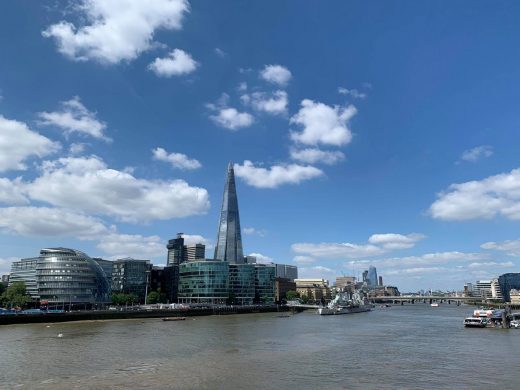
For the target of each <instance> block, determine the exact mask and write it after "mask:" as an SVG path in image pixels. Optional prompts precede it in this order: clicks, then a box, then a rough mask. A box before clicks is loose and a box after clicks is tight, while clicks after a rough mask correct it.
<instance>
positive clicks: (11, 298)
mask: <svg viewBox="0 0 520 390" xmlns="http://www.w3.org/2000/svg"><path fill="white" fill-rule="evenodd" d="M30 302H31V296H30V295H28V294H27V290H26V288H25V283H24V282H14V283H13V284H11V286H9V287H8V288H7V290H5V291H4V292H3V293H2V295H1V296H0V303H1V304H2V306H10V307H20V308H24V307H26V306H27V305H28V304H29V303H30Z"/></svg>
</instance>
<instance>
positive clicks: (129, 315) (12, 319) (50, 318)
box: [0, 305, 290, 325]
mask: <svg viewBox="0 0 520 390" xmlns="http://www.w3.org/2000/svg"><path fill="white" fill-rule="evenodd" d="M289 310H290V309H289V308H288V307H286V306H277V305H272V306H221V307H210V308H190V309H154V310H123V311H119V310H91V311H77V312H68V313H42V314H10V315H0V325H14V324H35V323H53V322H69V321H102V320H121V319H133V318H163V317H195V316H210V315H226V314H249V313H268V312H285V311H289Z"/></svg>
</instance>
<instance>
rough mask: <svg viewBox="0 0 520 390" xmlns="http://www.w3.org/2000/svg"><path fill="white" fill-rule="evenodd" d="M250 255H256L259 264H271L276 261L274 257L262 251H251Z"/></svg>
mask: <svg viewBox="0 0 520 390" xmlns="http://www.w3.org/2000/svg"><path fill="white" fill-rule="evenodd" d="M248 256H253V257H256V262H257V263H259V264H270V263H273V262H274V260H273V258H272V257H269V256H265V255H263V254H261V253H250V254H249V255H248Z"/></svg>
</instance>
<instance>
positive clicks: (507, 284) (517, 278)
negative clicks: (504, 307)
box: [498, 273, 520, 302]
mask: <svg viewBox="0 0 520 390" xmlns="http://www.w3.org/2000/svg"><path fill="white" fill-rule="evenodd" d="M498 284H499V285H500V290H501V291H502V296H503V297H504V301H505V302H511V295H510V291H511V289H515V290H520V273H509V274H503V275H500V276H499V277H498Z"/></svg>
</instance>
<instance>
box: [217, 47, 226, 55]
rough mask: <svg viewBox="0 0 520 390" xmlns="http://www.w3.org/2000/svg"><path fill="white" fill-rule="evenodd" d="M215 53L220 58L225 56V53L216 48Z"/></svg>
mask: <svg viewBox="0 0 520 390" xmlns="http://www.w3.org/2000/svg"><path fill="white" fill-rule="evenodd" d="M215 53H216V54H217V55H218V56H219V57H221V58H224V57H225V56H226V52H225V51H224V50H222V49H220V48H218V47H216V48H215Z"/></svg>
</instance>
